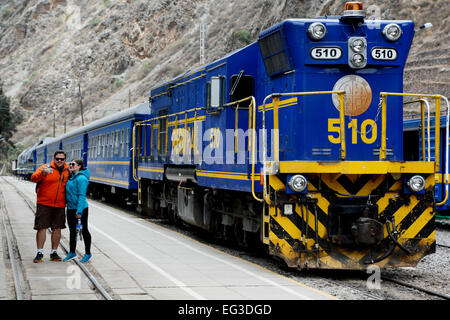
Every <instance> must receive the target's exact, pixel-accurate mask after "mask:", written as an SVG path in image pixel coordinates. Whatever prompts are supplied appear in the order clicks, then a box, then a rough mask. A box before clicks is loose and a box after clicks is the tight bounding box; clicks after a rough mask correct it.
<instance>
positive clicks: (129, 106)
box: [128, 89, 131, 109]
mask: <svg viewBox="0 0 450 320" xmlns="http://www.w3.org/2000/svg"><path fill="white" fill-rule="evenodd" d="M130 108H131V89H128V109H130Z"/></svg>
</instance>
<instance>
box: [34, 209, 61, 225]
mask: <svg viewBox="0 0 450 320" xmlns="http://www.w3.org/2000/svg"><path fill="white" fill-rule="evenodd" d="M65 227H66V212H65V208H55V207H48V206H43V205H42V204H38V205H37V206H36V216H35V218H34V230H39V229H47V228H52V229H64V228H65Z"/></svg>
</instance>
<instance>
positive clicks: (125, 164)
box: [67, 103, 149, 201]
mask: <svg viewBox="0 0 450 320" xmlns="http://www.w3.org/2000/svg"><path fill="white" fill-rule="evenodd" d="M148 113H149V108H148V104H147V103H142V104H140V105H138V106H136V107H133V108H130V109H126V110H124V111H121V112H118V113H116V114H113V115H110V116H107V117H105V118H103V119H100V120H97V121H95V122H93V123H92V124H89V125H88V126H85V127H84V128H83V131H84V132H85V133H84V135H82V136H80V135H78V136H76V137H72V138H71V140H67V143H68V144H70V145H71V146H73V147H72V149H71V150H72V152H73V153H74V154H78V155H80V154H81V153H84V154H83V156H84V158H85V160H86V163H87V166H88V167H89V170H90V173H91V178H90V182H91V184H90V188H91V189H90V190H92V192H93V193H94V195H97V196H101V195H104V196H105V197H109V196H111V195H114V199H116V200H118V199H124V198H126V199H128V200H127V201H132V200H131V197H132V194H133V192H134V194H135V196H137V192H136V190H137V181H135V180H134V178H133V175H132V173H133V171H132V167H133V163H132V157H131V152H130V148H131V146H132V140H131V139H132V130H133V125H134V122H135V121H142V120H144V119H145V118H146V117H147V116H148Z"/></svg>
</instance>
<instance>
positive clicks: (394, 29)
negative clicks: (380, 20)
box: [383, 23, 402, 41]
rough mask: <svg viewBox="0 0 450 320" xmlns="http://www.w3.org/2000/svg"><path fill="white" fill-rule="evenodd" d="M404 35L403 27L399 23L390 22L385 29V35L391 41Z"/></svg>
mask: <svg viewBox="0 0 450 320" xmlns="http://www.w3.org/2000/svg"><path fill="white" fill-rule="evenodd" d="M401 35H402V29H401V28H400V27H399V25H398V24H395V23H390V24H388V25H387V26H385V27H384V29H383V36H384V37H385V38H386V39H387V40H389V41H396V40H398V39H399V38H400V36H401Z"/></svg>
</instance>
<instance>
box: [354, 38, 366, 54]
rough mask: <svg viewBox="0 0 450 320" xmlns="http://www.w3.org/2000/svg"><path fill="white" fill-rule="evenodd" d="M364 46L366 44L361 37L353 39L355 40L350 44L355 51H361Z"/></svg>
mask: <svg viewBox="0 0 450 320" xmlns="http://www.w3.org/2000/svg"><path fill="white" fill-rule="evenodd" d="M365 46H366V45H365V43H364V41H362V40H361V39H355V40H353V42H352V44H351V47H352V49H353V51H355V52H361V51H363V50H364V48H365Z"/></svg>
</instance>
